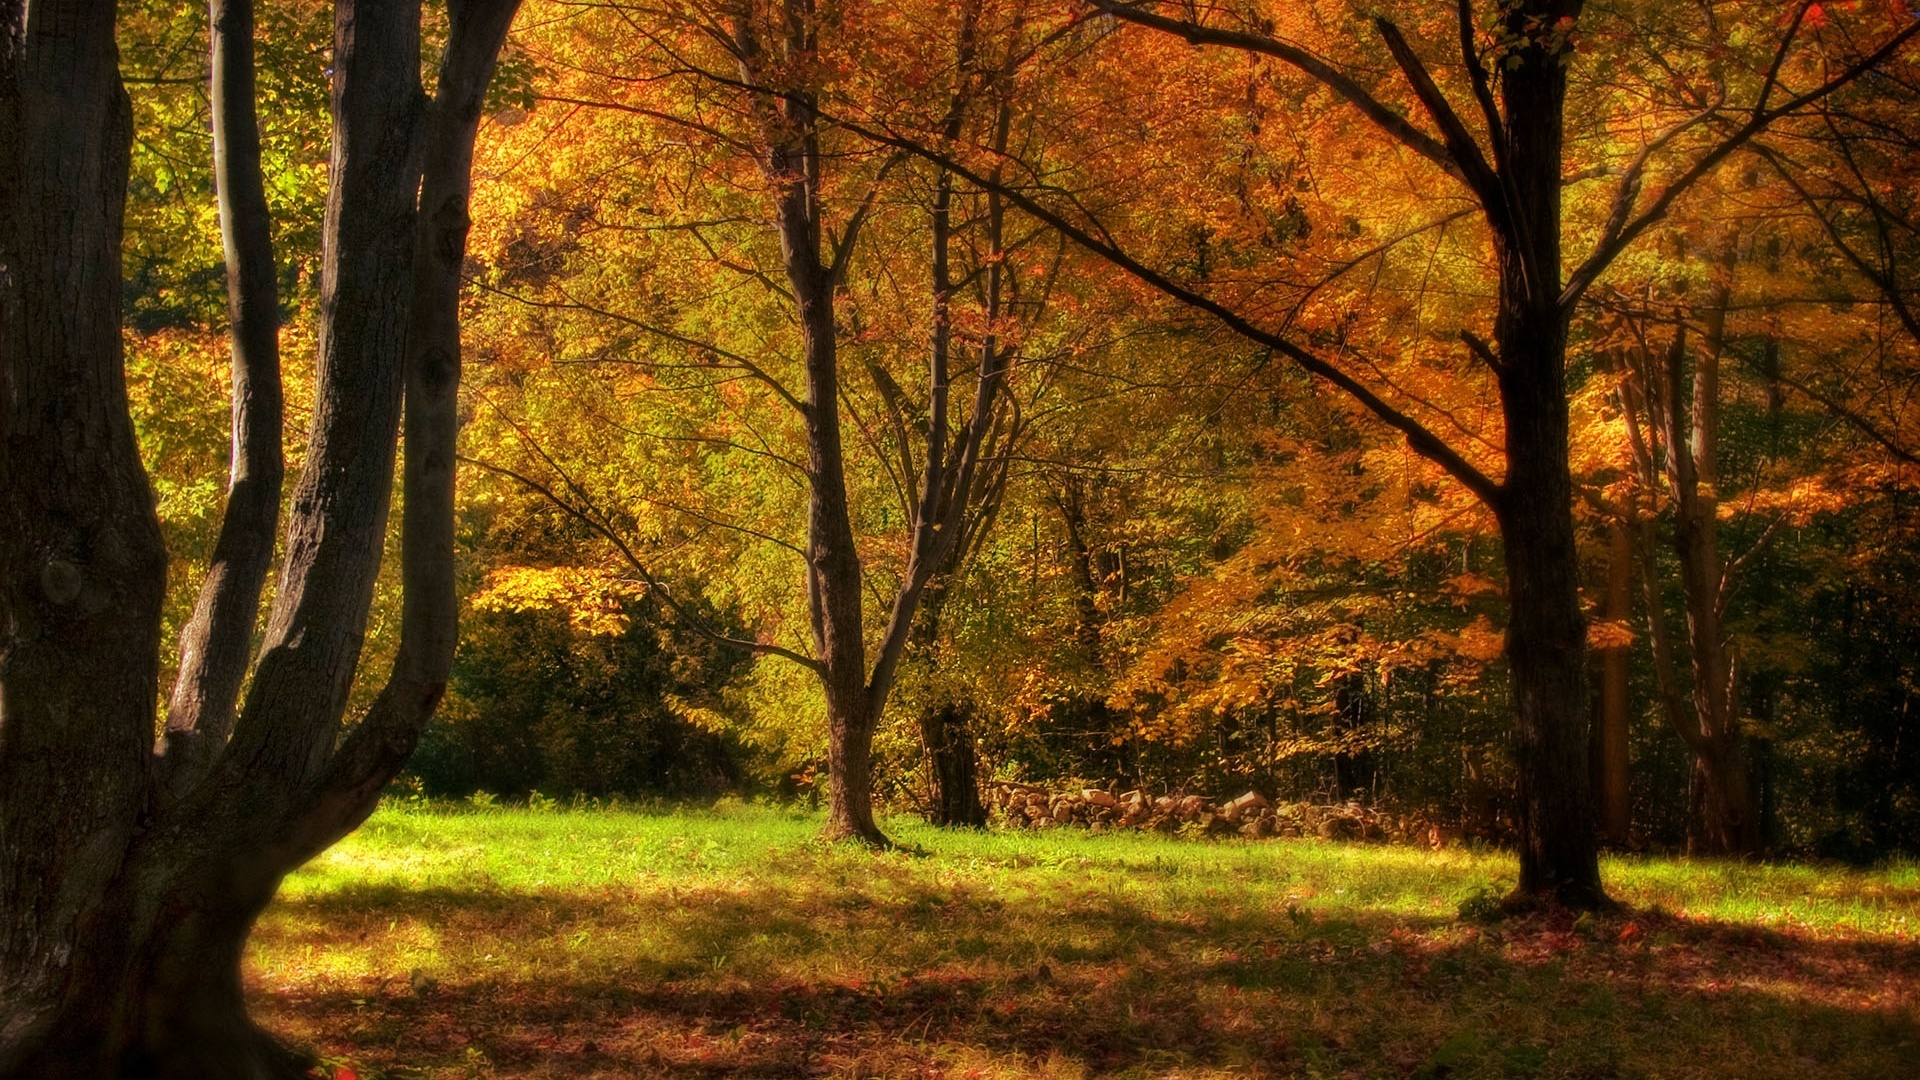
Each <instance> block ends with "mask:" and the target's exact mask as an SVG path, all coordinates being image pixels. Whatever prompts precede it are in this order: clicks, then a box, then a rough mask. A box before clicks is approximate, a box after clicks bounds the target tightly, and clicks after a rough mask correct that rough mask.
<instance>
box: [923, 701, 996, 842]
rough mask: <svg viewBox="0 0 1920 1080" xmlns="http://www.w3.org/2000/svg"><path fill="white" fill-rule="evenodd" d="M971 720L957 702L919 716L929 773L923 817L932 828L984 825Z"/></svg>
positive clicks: (943, 705)
mask: <svg viewBox="0 0 1920 1080" xmlns="http://www.w3.org/2000/svg"><path fill="white" fill-rule="evenodd" d="M971 721H972V710H971V709H969V708H967V707H966V706H965V705H962V704H959V703H957V702H944V703H942V704H939V705H930V706H928V707H927V708H926V709H925V710H923V711H922V712H921V714H920V739H921V741H922V742H923V743H925V744H926V747H927V758H928V761H929V763H930V764H931V765H932V770H933V794H934V798H933V805H932V806H931V807H929V808H928V814H927V818H928V820H929V821H931V822H932V823H933V824H935V825H940V826H944V827H948V828H954V827H960V828H973V829H978V828H983V827H985V826H986V824H987V808H986V807H985V806H984V805H982V803H981V802H980V775H979V769H978V767H977V764H976V763H977V761H978V758H977V757H976V755H975V754H974V749H973V725H972V722H971Z"/></svg>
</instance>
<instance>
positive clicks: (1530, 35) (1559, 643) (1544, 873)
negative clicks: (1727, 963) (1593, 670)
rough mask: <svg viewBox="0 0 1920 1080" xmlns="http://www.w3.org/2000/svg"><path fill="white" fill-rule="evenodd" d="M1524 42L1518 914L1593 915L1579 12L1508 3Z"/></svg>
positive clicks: (1507, 208) (1516, 216)
mask: <svg viewBox="0 0 1920 1080" xmlns="http://www.w3.org/2000/svg"><path fill="white" fill-rule="evenodd" d="M1504 10H1505V24H1506V29H1507V32H1508V33H1509V34H1510V35H1511V36H1512V37H1513V38H1514V40H1515V41H1516V42H1517V43H1518V44H1516V46H1515V48H1514V51H1513V52H1512V54H1511V55H1510V56H1509V57H1508V59H1507V61H1506V62H1505V63H1504V64H1503V74H1502V77H1501V80H1500V93H1501V96H1502V98H1503V100H1504V104H1505V113H1506V116H1505V146H1504V147H1503V148H1502V149H1501V153H1500V158H1501V159H1503V160H1504V162H1505V175H1504V176H1503V177H1502V178H1501V181H1502V182H1501V183H1500V184H1499V185H1498V190H1497V191H1491V190H1490V191H1488V192H1487V193H1486V195H1485V196H1484V197H1485V198H1487V200H1488V202H1489V204H1490V206H1491V208H1492V209H1491V210H1490V217H1491V219H1492V224H1493V226H1494V228H1493V232H1494V236H1495V244H1494V248H1495V253H1496V255H1497V256H1498V261H1499V267H1500V309H1499V312H1498V316H1497V317H1496V319H1495V321H1494V341H1495V345H1496V348H1497V351H1498V355H1499V361H1500V365H1499V368H1498V376H1499V380H1500V399H1501V407H1502V415H1503V419H1504V421H1505V426H1506V459H1507V475H1506V478H1505V479H1504V481H1503V482H1502V483H1501V486H1500V492H1499V496H1498V498H1497V500H1496V504H1495V506H1494V512H1495V514H1496V516H1497V517H1498V519H1499V522H1500V535H1501V538H1502V540H1504V541H1505V549H1506V565H1507V599H1508V604H1509V609H1510V614H1509V618H1508V622H1507V666H1508V671H1509V674H1510V677H1511V679H1512V683H1513V704H1514V718H1515V727H1516V736H1517V737H1516V740H1515V743H1516V745H1515V749H1516V758H1517V764H1518V766H1519V768H1518V773H1519V792H1518V795H1519V804H1518V805H1519V819H1520V820H1519V825H1520V883H1519V886H1518V888H1517V890H1516V892H1515V894H1514V900H1515V902H1516V903H1521V904H1525V903H1534V902H1538V901H1542V900H1548V901H1554V902H1558V903H1562V904H1566V905H1568V906H1571V907H1578V908H1592V907H1597V906H1601V905H1604V904H1605V903H1607V897H1606V893H1605V892H1604V891H1603V890H1602V889H1601V886H1600V857H1599V845H1598V843H1597V837H1596V836H1595V833H1594V815H1593V794H1592V789H1591V787H1590V782H1591V775H1590V773H1589V770H1588V765H1587V755H1588V725H1589V724H1590V723H1591V722H1592V717H1591V715H1590V713H1589V711H1588V704H1587V701H1588V694H1589V693H1590V687H1589V685H1588V677H1587V657H1586V618H1585V616H1584V615H1583V614H1582V613H1581V610H1580V592H1579V569H1580V559H1579V552H1578V550H1577V548H1576V546H1575V544H1574V530H1573V479H1572V475H1571V472H1570V470H1569V466H1568V460H1567V432H1568V406H1567V384H1566V373H1567V310H1566V309H1565V308H1564V307H1563V306H1562V304H1561V298H1560V292H1561V288H1562V273H1561V265H1560V228H1561V221H1560V185H1561V176H1560V172H1561V161H1562V158H1563V153H1562V140H1563V137H1564V132H1565V109H1566V92H1567V69H1566V64H1565V62H1564V61H1565V59H1566V55H1567V53H1566V49H1567V43H1566V41H1565V40H1564V38H1563V37H1559V36H1556V34H1555V32H1554V31H1553V30H1552V27H1553V26H1555V25H1556V24H1557V22H1558V20H1559V19H1561V18H1565V19H1567V20H1568V22H1569V23H1571V20H1572V19H1574V18H1575V17H1577V16H1578V15H1579V11H1580V4H1579V3H1577V2H1570V0H1569V2H1556V0H1542V2H1537V3H1528V4H1513V5H1509V6H1507V7H1506V8H1505V9H1504Z"/></svg>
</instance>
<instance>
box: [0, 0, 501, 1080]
mask: <svg viewBox="0 0 1920 1080" xmlns="http://www.w3.org/2000/svg"><path fill="white" fill-rule="evenodd" d="M515 6H516V4H515V0H465V2H462V0H454V2H453V3H452V4H451V5H450V15H451V20H452V25H451V32H450V34H449V44H448V49H447V55H446V57H445V59H444V61H443V64H442V71H441V84H440V90H439V95H438V98H437V99H436V101H435V102H434V103H433V106H432V109H431V111H430V114H429V115H424V116H423V105H425V104H426V102H425V99H424V97H423V95H422V93H421V88H420V85H419V74H418V73H419V61H420V40H419V9H418V7H417V5H410V4H407V3H397V2H396V3H378V4H375V3H356V2H354V0H342V3H341V4H340V5H339V7H338V9H337V11H336V41H335V51H334V63H335V66H336V71H337V74H336V76H335V82H334V87H335V96H334V111H335V146H334V158H333V168H332V175H333V177H334V184H333V187H332V189H331V191H330V195H329V203H328V211H327V221H326V226H325V252H324V266H325V271H324V279H323V285H322V294H323V309H324V314H323V321H322V325H321V341H322V354H321V364H320V373H319V385H318V388H317V392H316V408H315V419H314V430H313V434H312V437H311V439H310V441H309V455H308V460H307V465H306V472H305V474H304V475H303V477H302V481H301V484H300V488H299V491H298V493H297V494H296V497H295V501H294V509H293V513H292V516H291V518H290V520H289V523H288V535H289V542H288V558H287V566H286V569H285V572H284V576H283V579H282V582H281V586H280V588H279V590H278V591H277V594H276V596H275V599H274V605H273V615H272V617H271V618H270V620H269V629H268V636H267V642H266V646H265V648H264V650H263V652H262V658H261V660H260V665H259V668H258V670H257V672H256V674H255V676H254V680H253V687H252V690H251V692H250V693H249V696H248V700H247V703H246V708H245V709H244V710H243V711H241V713H240V715H239V717H238V719H237V720H234V719H233V718H232V715H233V711H234V703H233V702H232V701H231V700H228V699H227V698H225V697H224V696H223V695H227V694H230V693H232V692H234V691H235V690H237V687H238V684H239V682H240V681H241V680H242V679H243V678H244V676H245V669H246V662H245V660H246V658H245V653H246V649H247V645H248V641H247V638H248V637H249V636H250V633H251V626H252V617H251V613H250V611H248V610H246V608H247V605H246V604H243V603H241V601H243V600H247V598H248V597H250V596H251V597H253V598H254V600H253V602H257V596H258V592H259V589H260V585H259V582H258V581H257V573H256V572H255V571H254V570H253V569H252V567H253V566H254V565H255V564H254V561H253V560H256V559H257V558H258V548H259V547H260V546H262V545H261V541H260V537H259V532H258V530H259V529H260V528H261V527H262V525H261V521H260V515H261V514H262V513H263V510H262V508H261V503H262V502H263V501H265V500H264V499H263V498H261V497H260V496H259V494H258V491H257V490H256V489H253V488H252V487H251V486H249V485H251V483H252V482H253V481H255V480H262V481H270V480H271V479H272V477H273V476H274V475H275V474H276V472H277V468H278V460H277V459H278V445H277V444H278V434H277V432H278V425H279V417H278V415H277V414H278V411H279V408H278V403H277V396H278V395H277V393H276V388H275V387H274V386H273V385H272V384H273V383H275V382H276V381H277V375H275V374H274V373H273V372H272V371H271V370H270V369H271V368H272V367H273V366H274V364H275V362H274V361H273V359H272V356H273V350H272V344H271V342H270V340H269V339H270V337H271V333H272V330H273V325H272V320H271V317H270V316H264V315H263V314H262V312H261V310H260V308H259V306H258V304H257V303H256V302H257V301H258V300H259V297H260V292H259V279H258V277H257V275H258V274H259V273H260V270H261V264H262V261H263V260H264V261H266V262H267V265H268V266H269V268H270V253H268V252H267V251H266V250H265V249H264V245H263V243H262V238H261V236H260V234H259V233H258V232H257V231H250V230H255V229H256V228H257V226H258V225H259V222H258V221H257V220H256V219H254V218H253V217H252V215H255V214H256V213H257V212H258V211H259V204H258V202H257V201H255V202H251V203H250V202H249V200H252V199H255V198H256V197H257V196H258V194H259V188H258V186H257V181H258V179H259V178H258V173H257V156H250V151H248V149H247V148H246V146H245V145H244V144H246V143H247V139H246V137H245V136H241V137H240V138H239V139H235V138H234V131H233V129H234V128H235V127H236V126H237V125H240V124H243V123H244V124H245V125H246V126H248V127H251V126H252V124H253V119H252V116H251V113H250V110H248V109H247V108H246V107H245V103H244V101H242V100H241V99H242V98H243V97H244V96H245V91H244V90H243V88H242V86H241V84H242V83H244V82H245V81H246V78H245V70H246V68H247V60H246V56H245V53H246V49H245V47H244V42H243V40H242V39H243V36H244V33H245V30H244V28H245V27H246V25H247V24H248V22H249V19H248V18H247V14H248V13H247V12H246V10H245V8H244V5H243V4H241V3H238V2H234V3H228V4H223V5H220V6H218V7H217V8H216V25H217V29H216V33H215V49H216V52H217V53H219V54H222V55H219V56H217V59H216V69H217V70H218V71H219V72H220V76H219V79H218V82H217V84H216V86H215V89H214V94H215V97H216V100H218V101H220V102H221V104H220V105H219V106H218V109H219V115H220V116H221V121H220V123H221V125H222V128H223V131H222V134H221V145H222V150H223V156H222V161H221V165H220V169H221V186H222V188H223V194H225V195H226V196H227V198H228V201H229V203H230V205H229V206H228V207H225V208H223V210H224V211H225V212H224V213H223V229H224V231H225V232H226V233H227V234H228V235H227V241H228V249H229V252H230V257H231V258H232V259H233V263H232V265H231V266H230V270H231V272H232V278H233V280H234V282H235V284H234V294H235V296H236V311H235V326H234V333H235V336H236V341H235V368H236V370H235V384H236V401H235V424H236V431H235V465H234V473H235V477H236V483H235V490H234V492H233V498H231V499H230V500H229V507H228V520H227V522H226V523H225V528H223V531H222V540H221V542H222V544H223V545H226V546H225V551H226V556H223V558H229V560H230V561H226V562H223V563H221V564H220V565H217V566H216V568H215V572H214V575H213V576H212V578H210V580H209V582H208V584H207V587H206V589H205V590H204V591H203V593H202V598H201V605H200V607H199V609H198V614H197V615H196V621H195V626H196V629H195V630H194V632H193V633H194V640H195V641H197V642H199V643H200V644H199V645H198V646H196V645H195V644H194V642H191V641H190V642H189V645H188V647H189V650H193V649H195V648H198V650H199V651H198V652H194V653H192V654H191V655H189V657H188V658H187V663H186V664H185V665H183V671H184V672H186V673H187V674H191V675H192V676H193V680H192V684H191V685H190V686H189V687H188V688H187V689H186V690H185V691H184V692H183V694H184V696H177V697H176V705H175V709H176V711H175V716H174V720H175V722H174V723H173V724H172V725H170V730H169V736H170V737H169V738H168V739H167V740H166V741H165V742H164V743H163V744H161V745H159V746H156V745H155V743H154V739H153V719H154V718H153V703H154V700H155V697H156V696H157V690H158V686H157V668H158V655H157V649H158V632H159V601H160V595H161V589H162V584H163V582H164V573H165V562H164V554H163V552H162V551H161V549H160V544H159V535H158V530H157V525H156V523H155V522H154V520H153V513H152V508H151V498H150V495H149V494H148V493H147V489H146V482H145V473H144V469H143V467H142V465H141V462H140V458H139V455H138V452H137V449H136V448H135V447H134V445H133V441H132V437H131V427H132V425H131V422H130V420H129V418H128V415H127V403H126V399H125V395H124V392H123V391H122V390H121V383H120V380H121V357H120V354H119V340H120V337H119V334H120V331H119V321H118V320H119V309H118V305H119V295H120V278H119V220H120V208H121V203H122V196H123V188H124V184H125V180H126V169H127V158H126V154H125V142H126V138H127V128H126V120H125V117H126V105H125V99H124V95H122V94H121V93H120V88H119V76H118V72H117V63H116V57H115V55H114V50H113V26H112V7H111V5H93V4H64V5H63V4H36V5H35V6H34V8H33V11H34V20H35V22H34V25H33V26H29V27H28V28H27V31H26V34H25V36H24V38H23V37H22V36H21V35H20V34H19V33H18V7H17V6H13V7H10V8H8V9H6V10H7V11H9V12H10V14H9V15H8V16H7V19H11V20H13V21H11V22H7V21H5V20H0V25H4V26H5V28H6V30H7V31H8V36H7V39H6V41H5V43H4V52H0V110H4V111H5V112H6V113H8V114H10V115H6V116H4V117H0V146H3V147H4V156H0V180H3V181H4V183H0V192H4V193H5V196H4V197H5V198H6V199H7V200H8V205H7V206H6V207H5V210H6V213H5V215H4V219H5V221H6V222H7V226H5V228H6V231H5V232H4V234H0V236H4V244H5V248H4V254H0V263H3V264H5V265H7V266H8V267H18V268H19V269H20V271H21V272H19V273H16V274H13V275H11V276H8V277H7V278H6V280H5V282H4V289H5V293H4V301H3V302H0V311H3V312H4V318H5V324H4V333H3V334H0V347H3V348H4V352H0V378H4V379H5V380H6V382H7V383H8V385H9V386H10V387H11V388H12V389H13V390H14V391H15V392H14V394H13V396H12V398H11V407H10V408H9V409H6V410H0V425H4V434H5V436H6V437H5V440H4V443H3V444H0V445H4V447H5V450H4V454H3V455H0V472H3V473H4V477H3V479H4V481H5V486H4V490H6V492H7V504H6V517H5V518H4V519H0V564H3V565H5V566H7V567H8V568H9V571H10V576H8V577H7V578H6V579H5V584H4V586H0V589H3V591H0V603H4V619H0V773H3V774H4V776H5V777H6V780H7V786H6V787H5V789H3V790H0V925H3V926H5V927H6V930H5V933H6V935H7V936H6V937H5V939H4V952H0V1077H5V1078H8V1080H12V1078H16V1077H17V1078H33V1080H61V1078H67V1077H72V1078H76V1080H78V1078H89V1080H91V1078H97V1077H115V1076H141V1077H179V1078H182V1080H185V1078H189V1077H191V1078H196V1080H197V1078H203V1077H205V1078H215V1080H225V1078H248V1080H252V1078H256V1077H278V1076H286V1077H294V1076H300V1075H303V1074H304V1063H303V1062H302V1061H301V1060H299V1058H298V1056H297V1055H295V1054H293V1053H290V1052H288V1051H286V1050H284V1049H282V1048H281V1047H279V1046H278V1044H277V1043H275V1042H274V1040H273V1039H272V1038H270V1037H269V1036H267V1035H266V1034H265V1033H263V1032H261V1031H260V1030H259V1029H258V1028H256V1027H255V1026H254V1025H253V1023H252V1021H251V1020H249V1019H248V1017H247V1014H246V1009H245V1003H244V1000H243V996H242V991H241V972H240V962H241V956H242V953H243V951H244V948H245V943H246V939H247V935H248V933H249V931H250V930H251V928H252V925H253V922H254V920H255V918H257V917H258V915H259V913H260V912H261V910H263V909H264V907H265V906H266V904H267V903H268V902H269V901H270V900H271V899H272V897H273V894H274V892H275V890H276V889H277V887H278V885H279V882H280V880H281V878H282V877H283V876H284V875H285V874H286V873H288V872H289V871H291V870H293V869H294V868H295V867H297V866H299V865H300V864H301V863H302V862H304V861H306V860H307V859H309V858H311V857H312V856H313V855H315V854H317V853H318V852H320V851H322V850H324V849H325V848H326V847H327V846H328V845H330V844H331V843H333V842H334V841H335V840H337V839H338V838H339V837H341V836H342V835H344V834H345V833H347V832H349V831H351V830H352V829H353V828H354V827H355V826H356V825H358V824H359V822H360V821H361V820H363V819H364V818H365V816H366V815H367V814H368V813H370V812H371V811H372V809H373V807H374V806H375V804H376V802H377V800H378V797H379V792H380V790H381V788H382V787H384V786H385V784H386V783H387V781H389V780H390V779H391V778H392V777H393V775H394V774H395V773H396V772H397V771H398V770H399V768H400V766H401V765H402V764H403V762H404V760H405V758H406V755H407V754H408V753H409V752H410V751H411V749H412V747H413V744H414V742H415V740H416V739H417V738H418V735H419V731H420V729H421V728H422V727H423V726H424V724H425V723H426V721H427V719H428V718H429V717H430V716H431V714H432V711H433V708H434V706H435V705H436V704H437V702H438V700H439V697H440V694H441V690H442V687H443V686H444V684H445V679H446V673H447V670H448V668H449V666H450V664H451V660H452V652H453V620H454V614H455V610H456V608H455V597H454V592H453V577H452V557H453V550H452V507H453V503H452V490H453V472H452V465H453V437H454V432H455V427H456V416H457V409H456V405H457V401H456V388H457V380H458V370H459V359H458V358H459V339H458V326H457V322H456V321H455V319H456V310H455V307H454V303H453V301H454V298H455V297H456V296H457V291H458V287H459V278H458V271H459V266H460V263H461V260H462V257H463V254H464V238H465V229H466V203H467V192H468V189H469V181H468V172H469V169H468V164H469V159H470V153H471V146H472V140H473V137H474V132H475V130H476V128H477V124H478V117H479V107H480V102H481V97H482V93H483V92H484V89H485V86H486V84H487V81H488V79H489V78H490V76H491V72H492V67H493V63H494V57H495V56H496V55H497V53H498V50H499V47H500V44H501V42H502V41H503V39H504V37H505V33H506V28H507V24H508V22H509V21H510V20H511V18H512V14H513V11H514V8H515ZM237 143H238V144H243V145H236V144H237ZM236 151H237V152H236ZM423 171H424V180H423ZM248 173H251V174H252V176H251V178H249V176H247V175H246V174H248ZM422 206H424V210H425V213H419V212H417V211H418V209H419V208H421V207H422ZM416 251H417V252H418V258H416V257H415V253H416ZM47 269H56V270H57V271H58V272H57V273H55V274H51V275H49V274H46V273H44V272H43V271H44V270H47ZM76 316H79V317H76ZM76 345H77V346H80V347H78V348H76ZM403 384H404V386H405V397H406V410H405V411H406V438H407V445H408V451H409V452H408V455H407V470H406V519H405V522H404V524H403V529H402V578H403V581H404V583H405V593H404V598H403V600H402V609H403V610H402V634H401V644H400V649H399V657H398V658H397V659H396V661H395V664H394V669H393V671H392V672H391V673H390V675H389V677H388V681H387V683H386V687H385V689H384V690H383V692H382V693H381V694H380V696H379V698H378V699H377V700H376V702H375V704H374V705H373V707H372V708H371V709H370V710H369V711H368V713H367V714H366V716H365V717H363V718H362V719H361V721H360V723H359V724H358V726H357V727H355V728H353V729H352V730H351V732H349V733H348V734H347V735H346V736H345V738H344V739H342V738H341V737H340V729H341V720H342V715H343V713H344V711H345V708H346V704H347V695H348V692H349V689H350V687H351V684H352V681H353V678H354V674H355V669H356V667H357V660H358V648H359V643H360V640H361V636H362V634H363V633H364V620H365V615H366V611H367V608H368V604H369V602H370V594H371V589H372V585H373V578H374V574H375V573H376V572H377V569H378V565H379V558H380V549H381V546H382V541H383V539H384V524H385V519H386V510H385V507H386V504H387V502H388V499H389V496H390V493H391V487H392V462H393V454H394V445H395V438H396V436H397V434H398V430H397V428H398V426H399V420H400V405H401V398H402V386H403ZM269 413H271V414H273V415H268V414H269ZM43 425H44V426H43ZM269 435H271V438H269V437H268V436H269ZM270 457H271V459H272V460H269V458H270ZM241 480H244V481H246V483H245V484H243V483H241V482H240V481H241ZM261 486H262V487H269V486H271V484H270V483H263V484H262V485H261ZM76 497H78V498H79V499H80V500H83V501H81V502H78V503H73V502H71V500H73V499H75V498H76ZM62 500H67V501H68V502H69V504H68V505H62ZM264 527H265V528H267V529H269V530H270V529H271V517H268V518H267V521H266V524H265V526H264ZM48 530H53V535H48ZM230 539H231V540H232V541H233V542H232V544H229V540H230ZM265 546H266V547H267V549H268V551H269V552H270V551H271V544H270V542H269V543H267V544H266V545H265ZM29 566H31V567H44V568H45V569H44V571H42V572H40V573H36V574H33V575H31V577H30V576H29V575H28V574H27V573H23V572H19V571H17V570H16V569H15V568H25V567H29ZM33 588H38V590H39V596H35V595H34V594H33V593H32V592H31V589H33ZM236 627H238V629H236ZM236 650H237V651H238V652H239V653H240V656H239V658H238V659H236V658H235V655H234V652H235V651H236ZM236 671H237V672H238V674H237V675H236V674H235V672H236ZM76 687H84V688H85V692H84V694H83V693H77V692H76V689H75V688H76ZM229 728H230V729H231V732H232V735H231V738H228V737H227V730H228V729H229ZM50 809H51V810H53V811H54V812H50Z"/></svg>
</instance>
